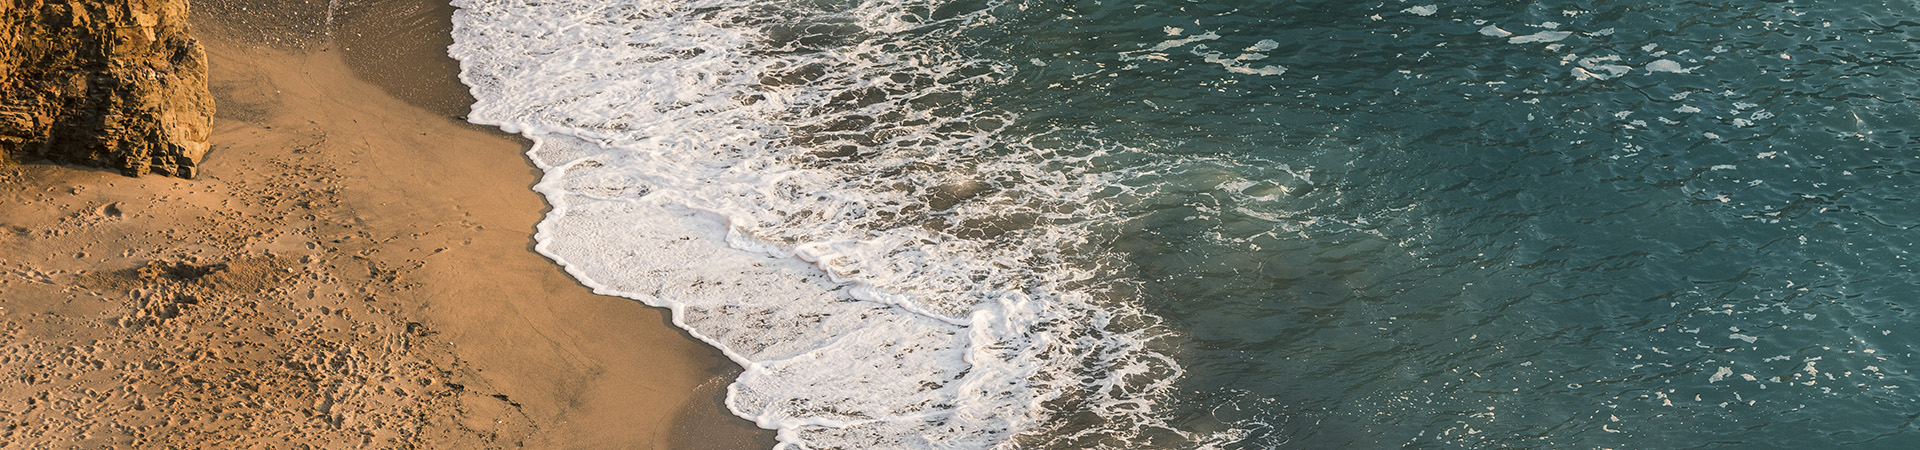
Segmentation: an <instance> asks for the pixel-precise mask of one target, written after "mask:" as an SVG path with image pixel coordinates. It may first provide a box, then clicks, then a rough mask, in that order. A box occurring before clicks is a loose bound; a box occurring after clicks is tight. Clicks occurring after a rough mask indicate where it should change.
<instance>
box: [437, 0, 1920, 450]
mask: <svg viewBox="0 0 1920 450" xmlns="http://www.w3.org/2000/svg"><path fill="white" fill-rule="evenodd" d="M454 5H455V6H456V7H458V8H459V11H458V12H457V13H456V15H455V17H454V30H453V34H454V36H453V38H454V45H453V46H452V48H451V49H450V53H451V55H452V56H453V57H454V58H455V59H457V60H459V62H460V65H461V68H462V74H461V79H462V80H463V81H464V82H465V83H466V84H467V85H468V86H469V87H470V88H471V92H472V94H473V95H474V97H475V99H476V100H477V103H475V104H474V106H473V112H472V113H471V115H469V116H468V119H469V120H471V121H472V122H475V123H479V124H485V125H492V126H498V127H499V128H501V129H503V130H506V131H509V132H514V133H519V134H522V135H524V136H526V137H528V138H530V139H531V140H532V141H533V142H534V143H535V144H534V146H533V148H532V149H531V150H530V151H529V152H528V156H529V157H530V158H531V159H532V161H533V162H534V163H535V164H536V165H537V166H538V167H539V168H540V169H541V170H542V171H544V174H545V175H544V178H543V179H542V181H541V182H540V183H539V184H538V185H537V186H536V187H535V188H536V189H537V190H538V191H539V192H540V193H542V194H544V195H545V196H546V198H547V200H548V201H549V203H550V204H551V205H552V209H551V211H549V213H548V214H547V216H546V218H545V220H544V221H543V222H541V223H540V225H539V230H538V235H537V237H536V239H537V241H538V245H537V249H538V250H539V251H540V252H541V253H543V254H545V255H547V256H549V257H551V258H552V259H553V260H555V261H556V262H558V263H559V264H561V265H563V266H564V267H565V268H566V269H567V271H568V272H569V273H571V274H572V275H573V276H575V277H576V278H578V279H579V280H580V281H581V282H582V283H584V284H586V285H588V286H591V287H593V288H594V289H595V290H596V291H597V292H600V293H604V294H609V295H618V296H624V297H628V298H632V299H635V300H638V301H641V302H645V303H646V304H649V305H654V306H659V307H663V308H668V309H670V310H671V311H672V317H673V321H674V323H675V324H677V325H679V326H680V327H683V328H685V329H686V330H687V332H688V333H690V334H692V335H693V336H695V337H697V338H699V339H701V340H703V341H705V342H707V343H710V344H712V345H714V346H715V347H717V348H719V349H720V350H721V351H722V352H724V353H725V355H726V356H727V357H728V358H730V359H732V360H733V361H734V362H736V363H738V364H740V365H741V367H743V368H744V372H742V373H741V374H740V376H739V377H738V378H737V379H736V380H734V381H733V383H732V384H731V386H729V388H728V391H727V397H726V406H727V408H728V409H730V410H731V411H732V412H733V413H734V414H736V415H738V416H740V417H742V418H745V419H747V420H750V421H753V422H754V423H755V424H757V425H758V426H760V427H764V428H768V429H773V430H777V436H778V440H779V444H778V446H779V448H781V449H789V450H798V449H1386V448H1412V449H1720V448H1726V449H1772V448H1778V449H1830V448H1861V449H1912V448H1920V431H1916V429H1915V428H1916V424H1915V422H1916V420H1917V419H1920V375H1916V374H1915V372H1914V370H1915V369H1916V367H1915V365H1916V362H1920V360H1916V359H1915V355H1914V352H1915V347H1916V346H1917V345H1920V328H1916V327H1915V326H1914V325H1913V321H1914V319H1915V317H1914V316H1915V310H1916V309H1917V308H1920V270H1916V269H1915V268H1914V267H1912V265H1913V264H1914V260H1913V259H1914V257H1915V255H1913V254H1912V252H1914V251H1916V250H1920V203H1917V202H1920V135H1917V134H1920V108H1916V104H1917V103H1916V101H1920V99H1917V98H1916V97H1915V96H1916V95H1917V94H1916V93H1920V76H1917V75H1920V73H1917V72H1916V70H1920V39H1917V38H1916V33H1920V3H1916V2H1913V1H1892V2H1886V1H1871V0H1825V1H1807V0H1763V1H1695V0H1679V1H1657V2H1656V1H1631V0H1629V1H1600V0H1572V1H1567V0H1539V1H1496V0H1481V1H1401V0H1389V1H1311V0H1232V1H1227V0H1137V1H1117V0H869V1H845V0H685V1H673V0H455V1H454Z"/></svg>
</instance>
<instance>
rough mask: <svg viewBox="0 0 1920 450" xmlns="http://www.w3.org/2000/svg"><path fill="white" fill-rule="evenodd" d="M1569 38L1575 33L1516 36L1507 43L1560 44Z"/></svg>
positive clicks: (1557, 32) (1555, 32) (1543, 32)
mask: <svg viewBox="0 0 1920 450" xmlns="http://www.w3.org/2000/svg"><path fill="white" fill-rule="evenodd" d="M1481 33H1483V34H1484V33H1486V32H1485V31H1482V32H1481ZM1569 36H1573V32H1571V31H1542V32H1538V33H1534V34H1529V35H1525V36H1514V37H1511V38H1507V42H1511V43H1515V44H1531V43H1535V42H1559V41H1561V40H1563V39H1566V38H1567V37H1569Z"/></svg>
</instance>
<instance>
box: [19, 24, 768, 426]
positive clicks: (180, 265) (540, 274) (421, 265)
mask: <svg viewBox="0 0 1920 450" xmlns="http://www.w3.org/2000/svg"><path fill="white" fill-rule="evenodd" d="M311 3H312V2H308V3H301V4H298V5H293V6H288V5H280V4H274V3H269V2H241V1H220V0H212V1H206V2H202V3H199V4H196V7H197V8H200V9H199V10H196V11H195V14H198V17H196V18H195V19H196V21H197V22H198V25H197V26H198V28H197V29H196V30H195V31H196V34H197V35H198V36H200V37H201V40H202V42H203V43H204V44H205V45H206V47H207V51H208V54H209V55H210V57H211V59H212V67H213V73H212V74H211V78H212V80H213V83H212V88H213V90H214V93H215V95H216V98H217V100H218V101H219V106H220V114H219V116H218V117H217V118H216V122H215V134H214V137H213V145H214V150H213V152H212V153H211V154H210V155H209V156H208V158H207V159H206V161H205V162H204V163H203V165H202V168H203V172H202V173H201V175H200V177H199V178H198V179H195V180H178V179H169V178H158V177H148V178H137V179H136V178H126V177H122V176H120V175H117V174H114V173H109V172H105V171H99V170H91V169H81V168H74V167H64V166H50V165H26V166H19V167H14V168H8V169H0V448H77V447H95V446H114V447H136V448H458V449H469V448H509V447H529V448H593V449H600V448H677V449H701V448H768V447H770V446H771V444H772V442H771V438H770V436H769V435H768V433H766V432H763V431H761V430H758V429H755V428H752V427H751V425H750V424H748V423H746V422H745V421H742V420H740V419H737V418H734V417H732V416H731V415H728V414H726V413H725V411H724V410H723V409H722V406H721V405H720V403H719V398H718V395H719V393H720V392H721V390H722V389H723V388H724V385H725V383H726V382H727V381H728V380H730V378H731V376H732V375H733V373H735V372H736V371H737V370H738V369H737V368H736V367H734V366H733V365H732V364H731V363H730V362H728V361H725V360H724V359H723V358H721V357H719V356H718V354H717V353H716V352H714V351H713V350H712V349H710V348H707V347H705V346H704V345H701V344H699V343H698V342H695V341H693V340H691V339H689V337H688V336H686V335H685V334H684V332H682V331H680V330H678V329H675V328H673V327H672V326H671V325H670V324H669V323H668V322H667V320H666V317H665V313H664V311H661V310H658V309H653V308H647V307H645V306H643V305H640V304H638V303H635V302H633V301H630V300H625V299H618V298H611V297H604V296H597V295H593V294H592V293H590V292H589V291H588V290H587V289H586V288H584V287H582V286H580V285H579V284H578V283H577V282H575V281H574V280H572V279H571V278H569V277H568V276H567V275H566V274H565V273H563V272H562V271H561V270H560V269H559V268H558V267H557V266H555V265H554V264H552V263H551V262H550V261H548V260H547V259H545V258H544V257H542V256H540V255H538V254H536V253H534V252H533V251H532V250H531V245H532V243H533V241H532V237H531V234H532V231H533V226H534V224H535V223H536V222H537V221H538V220H539V219H540V217H541V214H542V211H543V210H544V208H545V204H544V203H543V202H542V199H541V198H540V197H539V196H538V195H537V194H535V193H533V192H532V191H531V190H530V189H529V186H531V185H532V184H533V183H534V182H535V181H536V180H537V177H538V173H537V170H535V169H533V168H532V167H530V166H529V165H528V164H527V163H526V161H525V159H524V156H523V155H522V153H521V152H523V151H524V149H525V142H523V141H521V140H519V139H516V138H513V137H511V136H507V135H502V134H500V133H497V132H495V131H492V130H489V129H484V128H480V127H476V126H473V125H470V124H467V123H465V122H463V121H460V120H458V119H457V118H456V117H454V116H457V113H456V111H457V110H462V109H464V105H465V104H464V103H461V102H464V101H469V100H468V99H466V98H465V97H463V96H462V95H463V93H462V92H460V91H458V90H457V89H454V88H449V84H448V82H449V80H452V78H451V77H452V73H451V72H449V70H451V67H452V66H450V65H448V61H450V60H447V59H445V56H444V54H445V53H444V46H445V43H444V38H436V37H437V36H444V29H436V27H444V26H445V24H446V17H447V14H449V13H450V10H449V9H448V8H446V7H445V5H444V3H436V2H433V1H431V0H401V1H379V2H346V3H347V4H348V5H349V6H350V8H349V9H350V11H348V12H347V13H344V14H341V15H339V16H337V17H335V18H334V19H333V20H334V21H335V25H336V27H335V28H333V29H332V31H331V32H329V31H327V30H325V29H322V30H320V31H318V32H316V31H314V30H313V29H312V28H310V27H309V28H300V27H296V26H292V25H287V24H288V23H289V22H287V21H285V20H282V19H285V18H289V17H291V18H296V19H300V20H304V21H305V22H298V21H296V22H293V23H312V19H313V14H312V11H311V10H310V9H302V8H309V7H312V6H314V5H312V4H311ZM319 3H321V5H319V6H320V7H324V4H325V3H327V2H319ZM354 14H358V15H354ZM322 19H324V17H322ZM373 29H378V30H381V32H382V33H385V34H382V35H380V36H383V37H377V38H373V39H368V38H364V35H366V34H367V33H360V32H358V31H366V30H373ZM356 30H358V31H356ZM348 33H354V34H355V35H356V36H357V37H356V39H357V40H349V39H335V38H332V37H329V36H332V35H343V34H348ZM436 33H438V34H436ZM343 42H345V43H353V44H354V45H360V46H363V47H367V48H377V49H378V50H379V51H378V52H375V53H356V52H354V51H350V50H346V48H347V47H345V46H343V45H342V43H343ZM436 46H438V47H436ZM343 50H344V51H343ZM436 57H437V58H438V59H435V58H436ZM409 61H414V62H415V63H409ZM370 68H371V69H370ZM355 69H360V70H357V71H356V70H355ZM376 69H377V70H376ZM369 81H375V82H379V83H378V84H376V83H372V82H369ZM454 86H457V84H456V85H454Z"/></svg>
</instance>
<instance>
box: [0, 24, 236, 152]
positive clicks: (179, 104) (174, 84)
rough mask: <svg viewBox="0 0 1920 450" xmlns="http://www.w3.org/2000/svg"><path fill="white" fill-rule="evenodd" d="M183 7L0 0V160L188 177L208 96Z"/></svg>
mask: <svg viewBox="0 0 1920 450" xmlns="http://www.w3.org/2000/svg"><path fill="white" fill-rule="evenodd" d="M187 3H188V0H0V164H4V163H5V162H6V161H5V160H6V159H7V158H9V157H11V158H13V159H14V160H16V161H19V160H31V159H40V158H44V159H48V160H53V161H58V162H65V163H73V164H81V165H89V166H97V167H105V168H110V169H115V170H119V171H120V172H121V173H124V174H127V175H130V176H139V175H144V174H147V173H157V174H162V175H171V176H176V177H182V178H192V177H193V174H194V167H195V165H197V164H198V163H199V162H200V159H201V157H203V156H205V155H206V153H207V135H208V134H209V132H210V131H211V130H212V120H213V96H212V95H210V94H209V93H208V92H207V57H206V53H205V52H204V51H203V50H201V48H200V44H199V43H197V42H195V41H194V40H193V38H192V37H190V36H188V34H187Z"/></svg>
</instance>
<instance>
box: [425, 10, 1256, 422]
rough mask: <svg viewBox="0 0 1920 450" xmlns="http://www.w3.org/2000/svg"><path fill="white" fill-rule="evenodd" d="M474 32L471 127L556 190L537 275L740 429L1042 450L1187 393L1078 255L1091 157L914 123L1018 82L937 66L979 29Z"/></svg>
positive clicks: (732, 24)
mask: <svg viewBox="0 0 1920 450" xmlns="http://www.w3.org/2000/svg"><path fill="white" fill-rule="evenodd" d="M454 5H455V6H456V7H459V8H460V10H459V11H458V12H457V13H456V14H455V17H454V25H455V26H454V39H455V43H454V45H453V46H452V47H451V49H450V53H451V55H452V56H453V57H455V58H456V59H458V60H460V61H461V67H462V74H461V78H462V80H463V81H465V82H466V83H467V84H468V85H469V86H470V87H471V90H472V93H473V94H474V97H475V98H476V100H477V103H475V105H474V107H473V112H472V113H471V114H470V115H469V117H470V120H472V121H474V122H475V123H481V124H490V125H496V126H499V127H501V128H502V129H503V130H507V131H509V132H517V133H520V134H523V135H525V136H527V137H528V138H530V139H532V140H533V141H534V142H535V145H534V148H533V149H531V150H530V151H529V152H528V155H529V157H530V158H531V159H532V160H533V162H534V163H535V165H537V166H538V167H539V168H540V169H542V170H544V171H545V175H544V177H543V179H542V180H541V182H540V183H539V184H538V185H536V186H535V189H536V190H538V191H539V192H540V193H542V194H544V195H545V196H546V197H547V199H548V202H549V203H550V204H551V205H552V207H553V210H552V211H551V212H550V213H549V214H548V215H547V217H546V219H545V220H543V221H542V222H541V223H540V225H539V229H538V233H537V234H536V240H537V241H538V243H537V245H536V249H538V250H539V251H540V252H541V253H543V254H545V255H547V256H549V257H551V258H553V259H554V260H555V261H557V262H559V263H560V264H561V265H563V266H565V267H566V270H567V271H568V272H569V273H571V274H572V275H574V276H575V277H576V278H578V279H580V280H581V281H582V282H583V283H585V284H587V285H588V286H591V287H593V288H594V290H595V291H596V292H599V293H603V294H608V295H618V296H623V297H628V298H633V299H637V300H640V301H643V302H646V303H647V304H650V305H655V306H661V307H666V308H669V309H671V310H672V312H673V321H674V323H675V324H676V325H679V326H681V327H683V328H685V329H687V330H688V331H689V332H690V333H691V334H693V335H694V336H696V337H698V338H700V339H702V340H704V341H707V342H709V343H711V344H713V345H715V346H716V347H718V348H720V349H721V350H722V351H723V352H724V353H725V354H726V355H727V356H728V357H729V358H731V359H733V360H734V361H735V362H737V363H739V364H740V365H741V366H743V367H744V368H745V369H746V371H745V373H744V374H743V375H741V376H740V377H739V379H738V380H737V381H736V382H735V383H734V384H733V385H731V386H730V387H729V391H728V398H727V406H728V407H729V408H730V409H731V410H732V411H733V412H734V413H735V414H737V415H739V416H741V417H744V418H748V419H751V420H753V421H755V423H757V424H759V425H760V426H762V427H766V428H770V429H777V430H779V439H780V442H781V445H782V447H787V448H873V449H886V448H900V449H923V448H995V447H1002V446H1006V445H1011V444H1008V442H1009V441H1010V440H1011V439H1013V438H1014V437H1015V436H1017V435H1021V434H1023V433H1028V434H1031V433H1042V432H1045V431H1047V430H1046V429H1045V424H1046V423H1047V421H1048V420H1050V419H1051V418H1052V414H1053V411H1049V410H1047V409H1046V407H1045V406H1044V404H1045V403H1046V402H1048V401H1050V400H1055V399H1061V398H1067V397H1071V398H1073V399H1075V401H1076V403H1077V406H1078V407H1079V408H1081V410H1082V411H1084V412H1090V413H1092V414H1095V415H1097V416H1099V417H1101V419H1102V422H1103V423H1104V425H1102V426H1101V427H1100V429H1097V430H1085V431H1082V432H1083V433H1101V434H1108V435H1115V436H1127V435H1130V434H1132V433H1138V430H1139V429H1142V428H1144V427H1150V426H1151V427H1159V426H1161V425H1157V424H1156V421H1157V420H1158V419H1156V418H1154V417H1153V413H1154V405H1155V403H1156V401H1157V399H1159V398H1161V397H1162V396H1164V395H1165V393H1166V392H1167V391H1168V390H1169V387H1168V386H1169V383H1170V382H1171V380H1173V379H1174V378H1177V377H1178V376H1179V374H1180V369H1179V366H1178V365H1176V364H1174V363H1172V362H1171V360H1170V359H1168V358H1167V357H1165V356H1163V355H1159V354H1157V353H1155V352H1152V351H1149V350H1147V348H1148V346H1149V345H1151V343H1152V341H1153V340H1154V339H1156V333H1158V331H1156V330H1157V329H1156V328H1154V327H1153V325H1152V323H1153V322H1154V319H1153V318H1152V317H1151V316H1149V315H1145V314H1143V313H1139V312H1137V311H1135V310H1134V309H1133V308H1132V306H1131V304H1130V303H1128V302H1127V301H1126V300H1125V299H1113V298H1108V297H1109V296H1103V295H1101V294H1102V292H1101V291H1099V289H1098V286H1100V284H1099V283H1096V282H1093V280H1097V279H1099V277H1100V273H1101V272H1100V270H1101V268H1100V267H1099V266H1098V265H1093V264H1088V263H1087V261H1090V260H1092V259H1093V258H1091V257H1083V256H1080V255H1081V254H1084V253H1086V252H1087V248H1088V247H1089V246H1088V244H1087V243H1086V242H1085V236H1086V235H1087V233H1088V232H1089V231H1088V227H1089V226H1092V225H1090V224H1099V223H1102V221H1103V220H1105V216H1104V214H1106V212H1105V210H1104V209H1103V207H1102V206H1101V205H1102V203H1101V202H1100V201H1099V198H1098V196H1097V193H1098V192H1101V191H1102V190H1104V189H1106V188H1107V187H1108V185H1109V180H1106V179H1104V178H1102V177H1105V176H1108V175H1104V174H1102V173H1099V172H1095V171H1094V170H1095V169H1094V168H1093V167H1094V166H1095V165H1094V164H1091V163H1088V162H1087V161H1088V160H1089V159H1090V158H1094V157H1097V156H1098V155H1099V150H1098V149H1082V148H1069V149H1059V148H1052V149H1048V148H1034V147H1032V146H1031V145H1029V144H1025V143H1023V142H1021V141H1018V140H1017V139H1016V140H1014V141H1011V142H1010V141H1009V140H1008V139H1009V138H1007V137H1004V136H1001V135H1000V134H999V133H1000V131H1001V130H1000V129H999V128H998V127H996V126H995V125H993V124H1005V123H1007V122H1008V120H1007V119H1008V117H1004V116H1003V115H1002V114H1001V113H996V112H993V111H977V110H975V109H974V108H957V109H954V108H948V109H939V108H932V107H921V106H918V105H917V104H916V103H915V101H916V100H922V99H929V98H939V97H942V96H945V97H962V98H963V97H965V96H966V95H967V94H968V93H969V92H970V91H971V90H973V89H978V88H980V86H988V85H991V83H992V79H991V76H990V75H977V74H979V73H986V74H994V73H1002V72H1008V71H1011V70H1014V69H1013V68H1012V65H1011V64H1006V63H1002V62H996V61H982V60H975V59H970V58H968V57H964V56H962V55H961V52H956V51H951V50H950V49H946V48H943V47H941V45H942V42H943V41H942V39H941V37H942V36H943V34H942V33H944V32H945V31H942V30H951V29H959V28H964V27H967V26H977V25H978V24H980V23H986V22H990V21H988V20H981V15H982V14H984V13H974V14H971V15H962V16H960V17H957V18H954V19H949V20H947V21H946V22H929V21H927V20H926V19H925V18H924V17H919V16H916V15H914V14H913V13H912V11H915V10H916V9H915V8H916V7H915V6H914V5H903V4H896V3H886V2H878V3H872V4H860V5H855V6H851V7H849V8H850V9H845V10H835V11H823V10H812V9H804V8H813V7H819V6H805V7H803V6H791V5H789V6H788V8H795V9H781V8H782V7H780V6H775V5H769V4H764V2H752V1H694V2H684V3H682V2H671V3H670V2H650V1H637V2H619V3H607V2H602V1H599V0H543V1H539V2H533V1H528V0H456V1H455V2H454ZM921 7H922V9H924V8H923V7H924V5H921ZM819 30H828V31H829V32H820V31H819ZM909 31H911V32H912V33H906V32H909ZM1169 33H1170V34H1178V32H1177V31H1173V30H1170V31H1169ZM1210 39H1218V36H1217V35H1214V34H1212V33H1206V34H1202V35H1199V36H1194V37H1191V38H1187V39H1185V40H1173V41H1169V43H1171V45H1170V44H1169V43H1163V44H1161V45H1170V46H1169V47H1167V48H1172V46H1179V45H1186V44H1187V43H1191V42H1196V41H1199V40H1210ZM1178 41H1185V42H1178ZM1156 48H1158V47H1157V46H1156ZM1234 67H1239V66H1238V65H1237V61H1236V65H1231V66H1229V68H1230V69H1231V68H1234ZM1253 70H1256V71H1258V70H1261V69H1253ZM1282 70H1283V69H1282ZM962 73H969V74H973V75H960V74H962ZM999 127H1004V125H999ZM994 146H1014V147H1022V146H1025V147H1022V151H1014V152H1000V153H993V152H991V151H990V150H991V149H992V148H993V147H994ZM995 155H999V156H995ZM882 174H885V175H882ZM998 185H1006V186H1005V187H1009V188H1002V189H996V187H1000V186H998ZM1011 187H1017V189H1013V188H1011ZM933 198H945V200H930V199H933ZM936 205H938V206H936ZM935 208H944V209H945V210H944V211H933V209H935ZM936 213H937V214H936ZM1068 286H1074V287H1072V288H1069V287H1068ZM1086 286H1093V287H1086Z"/></svg>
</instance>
